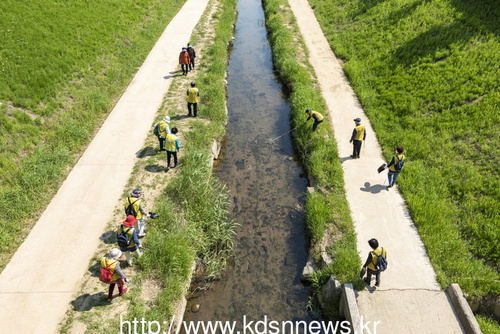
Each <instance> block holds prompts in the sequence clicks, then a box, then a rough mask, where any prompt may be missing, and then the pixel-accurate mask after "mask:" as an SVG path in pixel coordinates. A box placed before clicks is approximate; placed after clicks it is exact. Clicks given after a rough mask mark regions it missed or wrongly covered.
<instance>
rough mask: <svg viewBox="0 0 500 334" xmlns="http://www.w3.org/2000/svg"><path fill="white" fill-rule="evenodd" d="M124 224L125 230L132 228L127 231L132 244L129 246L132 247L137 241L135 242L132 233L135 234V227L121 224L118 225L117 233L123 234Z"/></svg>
mask: <svg viewBox="0 0 500 334" xmlns="http://www.w3.org/2000/svg"><path fill="white" fill-rule="evenodd" d="M122 226H123V232H125V231H126V230H128V229H130V230H129V231H128V232H127V236H128V240H130V244H129V245H128V247H127V248H132V247H134V246H135V245H136V243H135V242H134V239H132V235H133V234H134V228H133V227H128V226H125V225H122V224H120V226H118V228H117V229H116V233H118V234H121V233H122Z"/></svg>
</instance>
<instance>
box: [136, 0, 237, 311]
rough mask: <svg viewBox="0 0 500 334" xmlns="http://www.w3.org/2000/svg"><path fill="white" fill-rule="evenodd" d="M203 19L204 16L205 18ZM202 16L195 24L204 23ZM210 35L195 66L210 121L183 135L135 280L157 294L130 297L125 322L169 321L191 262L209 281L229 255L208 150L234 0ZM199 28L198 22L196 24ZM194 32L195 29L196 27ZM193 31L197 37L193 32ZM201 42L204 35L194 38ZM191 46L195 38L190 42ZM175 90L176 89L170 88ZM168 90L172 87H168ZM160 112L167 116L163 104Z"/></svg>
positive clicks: (221, 121) (219, 129) (223, 197)
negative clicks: (150, 283) (156, 288)
mask: <svg viewBox="0 0 500 334" xmlns="http://www.w3.org/2000/svg"><path fill="white" fill-rule="evenodd" d="M204 15H205V16H206V15H207V13H205V14H204ZM205 16H204V17H203V18H202V19H201V20H200V22H204V20H205V19H204V18H205ZM213 16H214V17H213V18H214V20H215V22H217V23H216V24H215V37H214V38H213V39H212V41H211V43H210V45H208V46H207V47H206V48H205V49H204V54H203V57H204V58H203V62H202V64H199V65H197V70H196V78H195V79H196V82H197V86H199V87H203V94H202V96H203V99H202V102H201V106H200V109H202V110H203V118H208V119H209V120H210V122H209V123H205V122H201V121H194V120H193V121H192V122H190V124H189V130H188V129H186V131H184V132H183V135H184V139H183V148H182V150H183V152H184V154H183V156H182V158H181V160H180V162H181V164H182V165H181V168H180V169H178V171H179V172H178V174H177V175H176V176H175V177H174V178H173V179H172V180H171V181H170V182H169V183H168V184H167V185H166V186H165V189H164V196H162V198H167V200H166V201H159V202H157V208H155V210H156V211H157V212H158V213H159V214H160V217H166V218H164V219H161V220H160V221H159V224H154V225H153V226H152V227H151V229H150V231H151V233H148V236H147V240H146V241H145V242H146V247H147V248H148V249H151V251H150V252H145V253H144V256H143V257H142V258H141V259H140V261H139V263H140V265H141V269H142V270H141V272H140V274H139V279H140V280H144V279H147V278H153V279H154V280H155V281H156V282H159V283H160V284H161V287H162V290H161V293H160V294H159V296H158V297H157V298H155V300H153V301H151V302H149V303H148V304H149V305H148V307H146V306H145V304H144V302H143V300H142V299H141V298H132V299H131V304H130V307H129V313H128V316H127V317H128V318H130V319H131V318H133V317H145V318H146V319H170V317H171V315H172V312H173V305H174V304H175V303H176V302H177V301H178V300H179V299H180V298H181V297H182V296H184V295H185V294H186V293H187V291H186V288H187V286H186V284H187V283H188V282H190V280H191V275H192V274H193V273H192V269H193V266H194V264H195V261H200V262H199V263H201V264H202V267H203V268H202V269H203V273H204V275H205V276H206V277H209V278H210V277H214V276H215V275H217V274H219V273H220V272H221V270H223V268H224V267H225V264H226V260H227V259H228V258H229V257H230V256H231V254H232V245H233V238H232V236H233V233H234V223H233V222H232V221H230V220H229V213H228V211H227V209H228V207H229V206H228V205H229V202H228V195H227V191H226V189H225V188H224V187H223V186H222V185H221V184H220V183H219V181H218V180H217V179H216V178H215V177H214V176H213V175H212V168H211V167H210V166H209V160H210V158H211V157H210V155H209V153H208V152H209V151H210V147H211V144H212V142H213V141H214V140H216V139H217V140H219V141H220V140H222V138H223V137H224V135H225V124H226V121H227V116H226V113H225V96H226V95H225V85H224V80H225V68H226V64H227V59H228V56H229V49H228V45H229V43H230V41H231V40H232V33H233V24H234V21H235V19H236V1H235V0H224V1H220V4H219V6H218V9H217V10H216V12H215V13H214V14H213ZM199 24H200V23H199ZM196 29H199V28H198V27H197V28H196ZM196 33H200V34H201V32H199V31H197V30H195V33H194V36H196ZM199 38H203V37H199ZM193 43H194V45H196V37H195V38H194V39H193ZM172 86H174V89H175V85H172ZM171 89H172V87H171ZM162 109H163V110H160V112H159V114H163V113H168V111H169V109H170V108H169V106H168V104H165V105H164V107H163V108H162Z"/></svg>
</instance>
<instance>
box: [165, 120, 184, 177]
mask: <svg viewBox="0 0 500 334" xmlns="http://www.w3.org/2000/svg"><path fill="white" fill-rule="evenodd" d="M177 132H178V130H177V128H172V132H171V133H170V134H168V135H167V146H166V150H167V169H166V170H167V171H168V170H169V169H170V160H171V158H172V156H173V157H174V166H173V167H172V168H175V167H177V166H179V164H178V163H177V152H179V151H180V150H181V142H180V140H179V138H177V135H176V134H177Z"/></svg>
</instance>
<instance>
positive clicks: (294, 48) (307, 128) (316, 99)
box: [264, 0, 362, 288]
mask: <svg viewBox="0 0 500 334" xmlns="http://www.w3.org/2000/svg"><path fill="white" fill-rule="evenodd" d="M286 8H288V4H287V2H286V1H285V0H265V1H264V11H265V15H266V24H267V27H268V30H269V34H270V35H269V36H270V37H269V38H270V43H271V47H272V50H273V61H274V66H275V68H276V72H277V75H278V76H279V78H280V79H281V81H282V82H283V84H284V85H285V86H286V87H287V88H288V90H289V101H290V106H291V109H292V115H291V122H292V127H295V126H298V125H300V124H301V123H303V122H304V121H305V119H306V117H307V115H306V114H305V113H304V111H305V109H306V108H311V109H313V110H316V111H319V112H321V113H323V115H326V111H325V108H326V107H325V102H324V100H323V98H322V96H321V93H320V91H319V89H318V88H317V84H316V82H315V80H314V78H313V77H312V75H311V70H310V65H309V64H308V63H307V60H306V59H302V58H303V55H304V54H307V50H306V48H305V46H304V44H303V42H302V41H301V40H299V39H298V38H297V36H300V33H299V31H298V28H297V26H296V24H295V21H294V18H293V15H292V14H291V12H290V10H289V9H286ZM301 59H302V60H301ZM294 142H295V145H296V150H297V151H298V153H299V155H300V157H301V160H302V163H303V165H304V167H305V168H306V170H307V172H308V175H309V177H310V179H313V180H315V183H316V184H315V186H314V188H315V191H314V192H312V193H309V194H308V195H307V199H306V220H307V227H308V231H309V237H310V242H311V245H312V247H311V251H312V252H313V253H315V255H318V251H319V249H318V245H319V242H320V241H321V240H322V238H323V237H324V236H325V234H328V235H330V236H331V237H332V238H333V239H334V240H335V242H332V243H330V244H329V245H328V248H327V250H328V251H329V254H330V255H331V257H332V259H333V263H332V264H331V265H330V266H329V267H327V268H324V269H322V270H320V271H319V272H317V273H316V274H315V276H314V277H313V283H314V287H315V288H319V287H320V286H321V285H322V284H323V283H324V282H325V280H326V279H327V278H328V277H329V275H332V274H333V275H334V276H335V278H336V279H338V280H340V281H342V282H353V283H355V284H356V285H357V286H358V287H361V286H362V284H360V283H361V282H360V279H359V275H358V269H359V268H360V267H361V262H360V259H359V257H358V254H357V247H356V234H355V232H354V227H353V224H352V220H351V217H350V211H349V207H348V204H347V201H346V198H345V193H344V179H343V172H342V167H341V164H340V161H339V159H338V152H337V147H336V145H335V140H334V138H333V130H332V128H331V126H330V124H329V122H328V121H327V122H324V123H322V124H321V126H320V127H319V128H318V130H317V131H316V132H314V133H313V132H311V123H308V124H307V125H304V126H300V127H299V128H298V129H297V130H296V131H294ZM325 162H328V163H325Z"/></svg>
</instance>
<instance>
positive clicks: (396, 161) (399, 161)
mask: <svg viewBox="0 0 500 334" xmlns="http://www.w3.org/2000/svg"><path fill="white" fill-rule="evenodd" d="M403 152H404V149H403V148H402V147H396V152H395V153H396V154H395V155H393V156H392V160H391V162H389V164H388V165H387V168H388V169H389V172H388V173H387V178H388V179H389V185H388V186H387V190H389V188H392V187H393V186H394V185H395V184H396V180H397V179H398V176H399V173H400V172H401V170H402V169H403V167H404V163H405V159H406V157H405V156H404V154H403Z"/></svg>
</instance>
